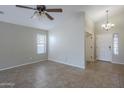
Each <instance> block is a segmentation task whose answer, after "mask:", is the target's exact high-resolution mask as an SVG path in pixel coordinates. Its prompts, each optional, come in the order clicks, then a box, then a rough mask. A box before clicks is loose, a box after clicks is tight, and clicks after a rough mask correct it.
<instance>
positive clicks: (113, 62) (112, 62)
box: [112, 61, 124, 65]
mask: <svg viewBox="0 0 124 93" xmlns="http://www.w3.org/2000/svg"><path fill="white" fill-rule="evenodd" d="M112 63H113V64H121V65H124V63H121V62H114V61H112Z"/></svg>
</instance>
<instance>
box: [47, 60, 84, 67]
mask: <svg viewBox="0 0 124 93" xmlns="http://www.w3.org/2000/svg"><path fill="white" fill-rule="evenodd" d="M48 60H49V61H53V62H56V63H60V64H64V65H68V66H73V67H77V68H80V69H85V67H81V66H77V65H73V64H66V63H65V62H62V61H60V60H56V59H51V58H48Z"/></svg>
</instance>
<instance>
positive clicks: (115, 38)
mask: <svg viewBox="0 0 124 93" xmlns="http://www.w3.org/2000/svg"><path fill="white" fill-rule="evenodd" d="M113 53H114V55H118V54H119V36H118V33H114V35H113Z"/></svg>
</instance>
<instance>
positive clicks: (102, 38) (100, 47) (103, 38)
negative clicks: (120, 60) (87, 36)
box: [96, 34, 112, 62]
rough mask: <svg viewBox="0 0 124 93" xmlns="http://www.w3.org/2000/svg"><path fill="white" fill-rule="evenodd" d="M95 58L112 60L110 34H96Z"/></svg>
mask: <svg viewBox="0 0 124 93" xmlns="http://www.w3.org/2000/svg"><path fill="white" fill-rule="evenodd" d="M96 59H97V60H103V61H110V62H111V61H112V34H100V35H97V36H96Z"/></svg>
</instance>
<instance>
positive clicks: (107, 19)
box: [101, 10, 115, 31]
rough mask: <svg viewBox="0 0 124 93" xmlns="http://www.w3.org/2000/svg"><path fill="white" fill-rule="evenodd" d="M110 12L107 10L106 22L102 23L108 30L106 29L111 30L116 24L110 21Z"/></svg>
mask: <svg viewBox="0 0 124 93" xmlns="http://www.w3.org/2000/svg"><path fill="white" fill-rule="evenodd" d="M108 12H109V11H108V10H106V23H105V24H102V25H101V27H102V28H103V29H104V30H106V31H108V30H110V29H111V28H113V27H114V26H115V24H112V23H110V22H109V18H108Z"/></svg>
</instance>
